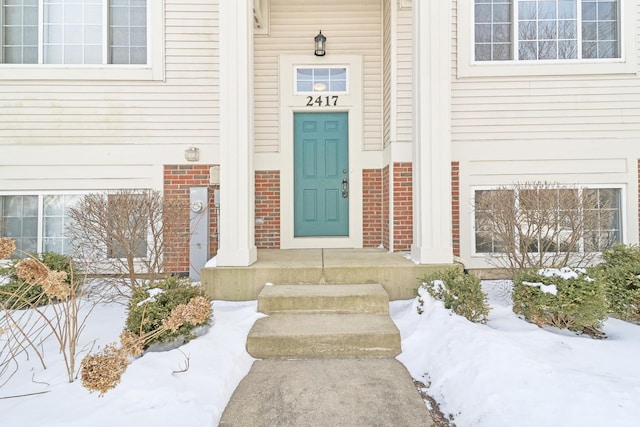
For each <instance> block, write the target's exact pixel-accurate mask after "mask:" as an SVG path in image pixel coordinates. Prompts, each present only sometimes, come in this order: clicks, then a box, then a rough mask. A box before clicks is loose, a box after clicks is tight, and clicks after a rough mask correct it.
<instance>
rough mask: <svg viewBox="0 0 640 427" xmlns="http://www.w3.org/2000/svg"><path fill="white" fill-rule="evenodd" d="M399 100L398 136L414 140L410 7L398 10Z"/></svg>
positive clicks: (397, 116) (398, 138)
mask: <svg viewBox="0 0 640 427" xmlns="http://www.w3.org/2000/svg"><path fill="white" fill-rule="evenodd" d="M397 28H398V31H397V37H398V56H397V65H396V66H397V73H398V82H397V85H398V86H397V102H398V111H397V115H396V117H395V118H394V119H395V120H396V138H397V140H398V141H403V142H410V141H413V127H412V126H413V12H412V10H411V9H409V8H402V9H400V10H399V11H398V23H397Z"/></svg>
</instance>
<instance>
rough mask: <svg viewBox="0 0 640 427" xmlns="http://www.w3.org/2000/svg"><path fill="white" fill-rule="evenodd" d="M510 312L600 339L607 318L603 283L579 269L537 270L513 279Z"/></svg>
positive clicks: (520, 274) (541, 324)
mask: <svg viewBox="0 0 640 427" xmlns="http://www.w3.org/2000/svg"><path fill="white" fill-rule="evenodd" d="M513 311H514V312H515V313H516V314H518V315H521V316H522V317H524V318H525V319H526V320H527V321H529V322H532V323H535V324H536V325H538V326H545V325H546V326H555V327H557V328H561V329H568V330H570V331H574V332H579V333H585V334H588V335H591V336H592V337H596V338H602V337H604V333H602V332H601V331H600V330H599V328H600V327H601V326H602V322H603V321H604V319H606V317H607V303H606V300H605V294H604V289H603V286H602V284H601V283H600V282H597V281H595V280H593V279H592V278H591V277H589V276H588V275H587V274H586V272H585V270H583V269H576V270H573V269H570V268H562V269H551V268H546V269H540V270H537V271H536V270H529V271H524V272H521V273H519V274H518V275H517V276H516V278H515V280H514V282H513Z"/></svg>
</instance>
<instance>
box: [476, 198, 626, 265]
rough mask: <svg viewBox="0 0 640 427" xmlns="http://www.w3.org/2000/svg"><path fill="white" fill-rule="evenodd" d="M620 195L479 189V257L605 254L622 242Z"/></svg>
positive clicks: (477, 228)
mask: <svg viewBox="0 0 640 427" xmlns="http://www.w3.org/2000/svg"><path fill="white" fill-rule="evenodd" d="M621 193H622V190H621V189H620V188H556V189H550V188H545V189H540V188H538V189H527V188H520V187H518V188H514V189H513V190H509V189H505V188H501V189H488V190H475V192H474V198H475V199H474V205H475V207H476V208H475V210H474V216H475V217H474V225H475V227H474V228H475V235H474V237H475V253H477V254H492V253H505V252H508V251H514V248H518V249H517V251H522V252H524V251H526V252H533V253H536V252H539V251H541V252H568V251H572V252H601V251H603V250H605V249H608V248H610V247H612V246H613V244H615V243H617V242H621V241H622V202H621V198H622V196H621ZM576 230H577V233H575V232H574V231H576ZM525 240H526V241H525ZM567 248H572V249H571V250H569V249H567Z"/></svg>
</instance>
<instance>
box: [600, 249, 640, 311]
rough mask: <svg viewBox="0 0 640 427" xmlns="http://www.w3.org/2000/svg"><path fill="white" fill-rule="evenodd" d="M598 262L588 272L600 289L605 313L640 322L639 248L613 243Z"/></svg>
mask: <svg viewBox="0 0 640 427" xmlns="http://www.w3.org/2000/svg"><path fill="white" fill-rule="evenodd" d="M602 259H603V261H602V263H600V264H598V265H597V266H595V267H592V268H590V269H589V273H590V274H591V275H592V276H593V277H594V278H595V279H596V281H598V282H599V283H600V284H601V285H602V286H603V288H604V291H605V296H606V299H607V304H608V310H609V313H610V314H611V315H612V316H614V317H617V318H619V319H622V320H626V321H631V322H636V323H639V322H640V247H638V246H626V245H623V244H617V245H615V246H614V247H613V248H611V249H608V250H606V251H604V252H603V253H602Z"/></svg>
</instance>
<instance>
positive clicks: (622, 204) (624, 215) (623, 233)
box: [469, 184, 629, 259]
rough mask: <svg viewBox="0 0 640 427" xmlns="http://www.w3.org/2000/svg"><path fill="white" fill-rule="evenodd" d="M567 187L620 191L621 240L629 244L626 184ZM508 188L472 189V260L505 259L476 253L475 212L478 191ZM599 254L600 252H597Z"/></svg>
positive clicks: (490, 254)
mask: <svg viewBox="0 0 640 427" xmlns="http://www.w3.org/2000/svg"><path fill="white" fill-rule="evenodd" d="M563 185H566V186H567V188H579V189H583V190H584V189H587V190H591V189H598V188H605V189H608V188H611V189H616V190H620V240H621V243H623V244H626V243H627V242H628V240H627V229H628V228H629V227H628V226H627V210H626V208H625V207H626V206H627V197H626V196H627V193H626V188H627V186H626V185H625V184H580V185H576V184H563ZM506 187H508V186H505V185H491V186H489V185H479V186H472V187H471V188H470V194H469V198H470V205H471V206H472V208H471V209H470V210H469V218H470V219H469V225H470V228H471V233H469V234H470V236H469V238H470V240H471V257H472V258H481V259H488V258H496V257H497V258H500V257H505V256H506V255H505V254H504V253H502V252H495V253H491V252H476V211H475V195H476V191H482V190H500V189H505V188H506ZM596 253H598V252H596Z"/></svg>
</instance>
